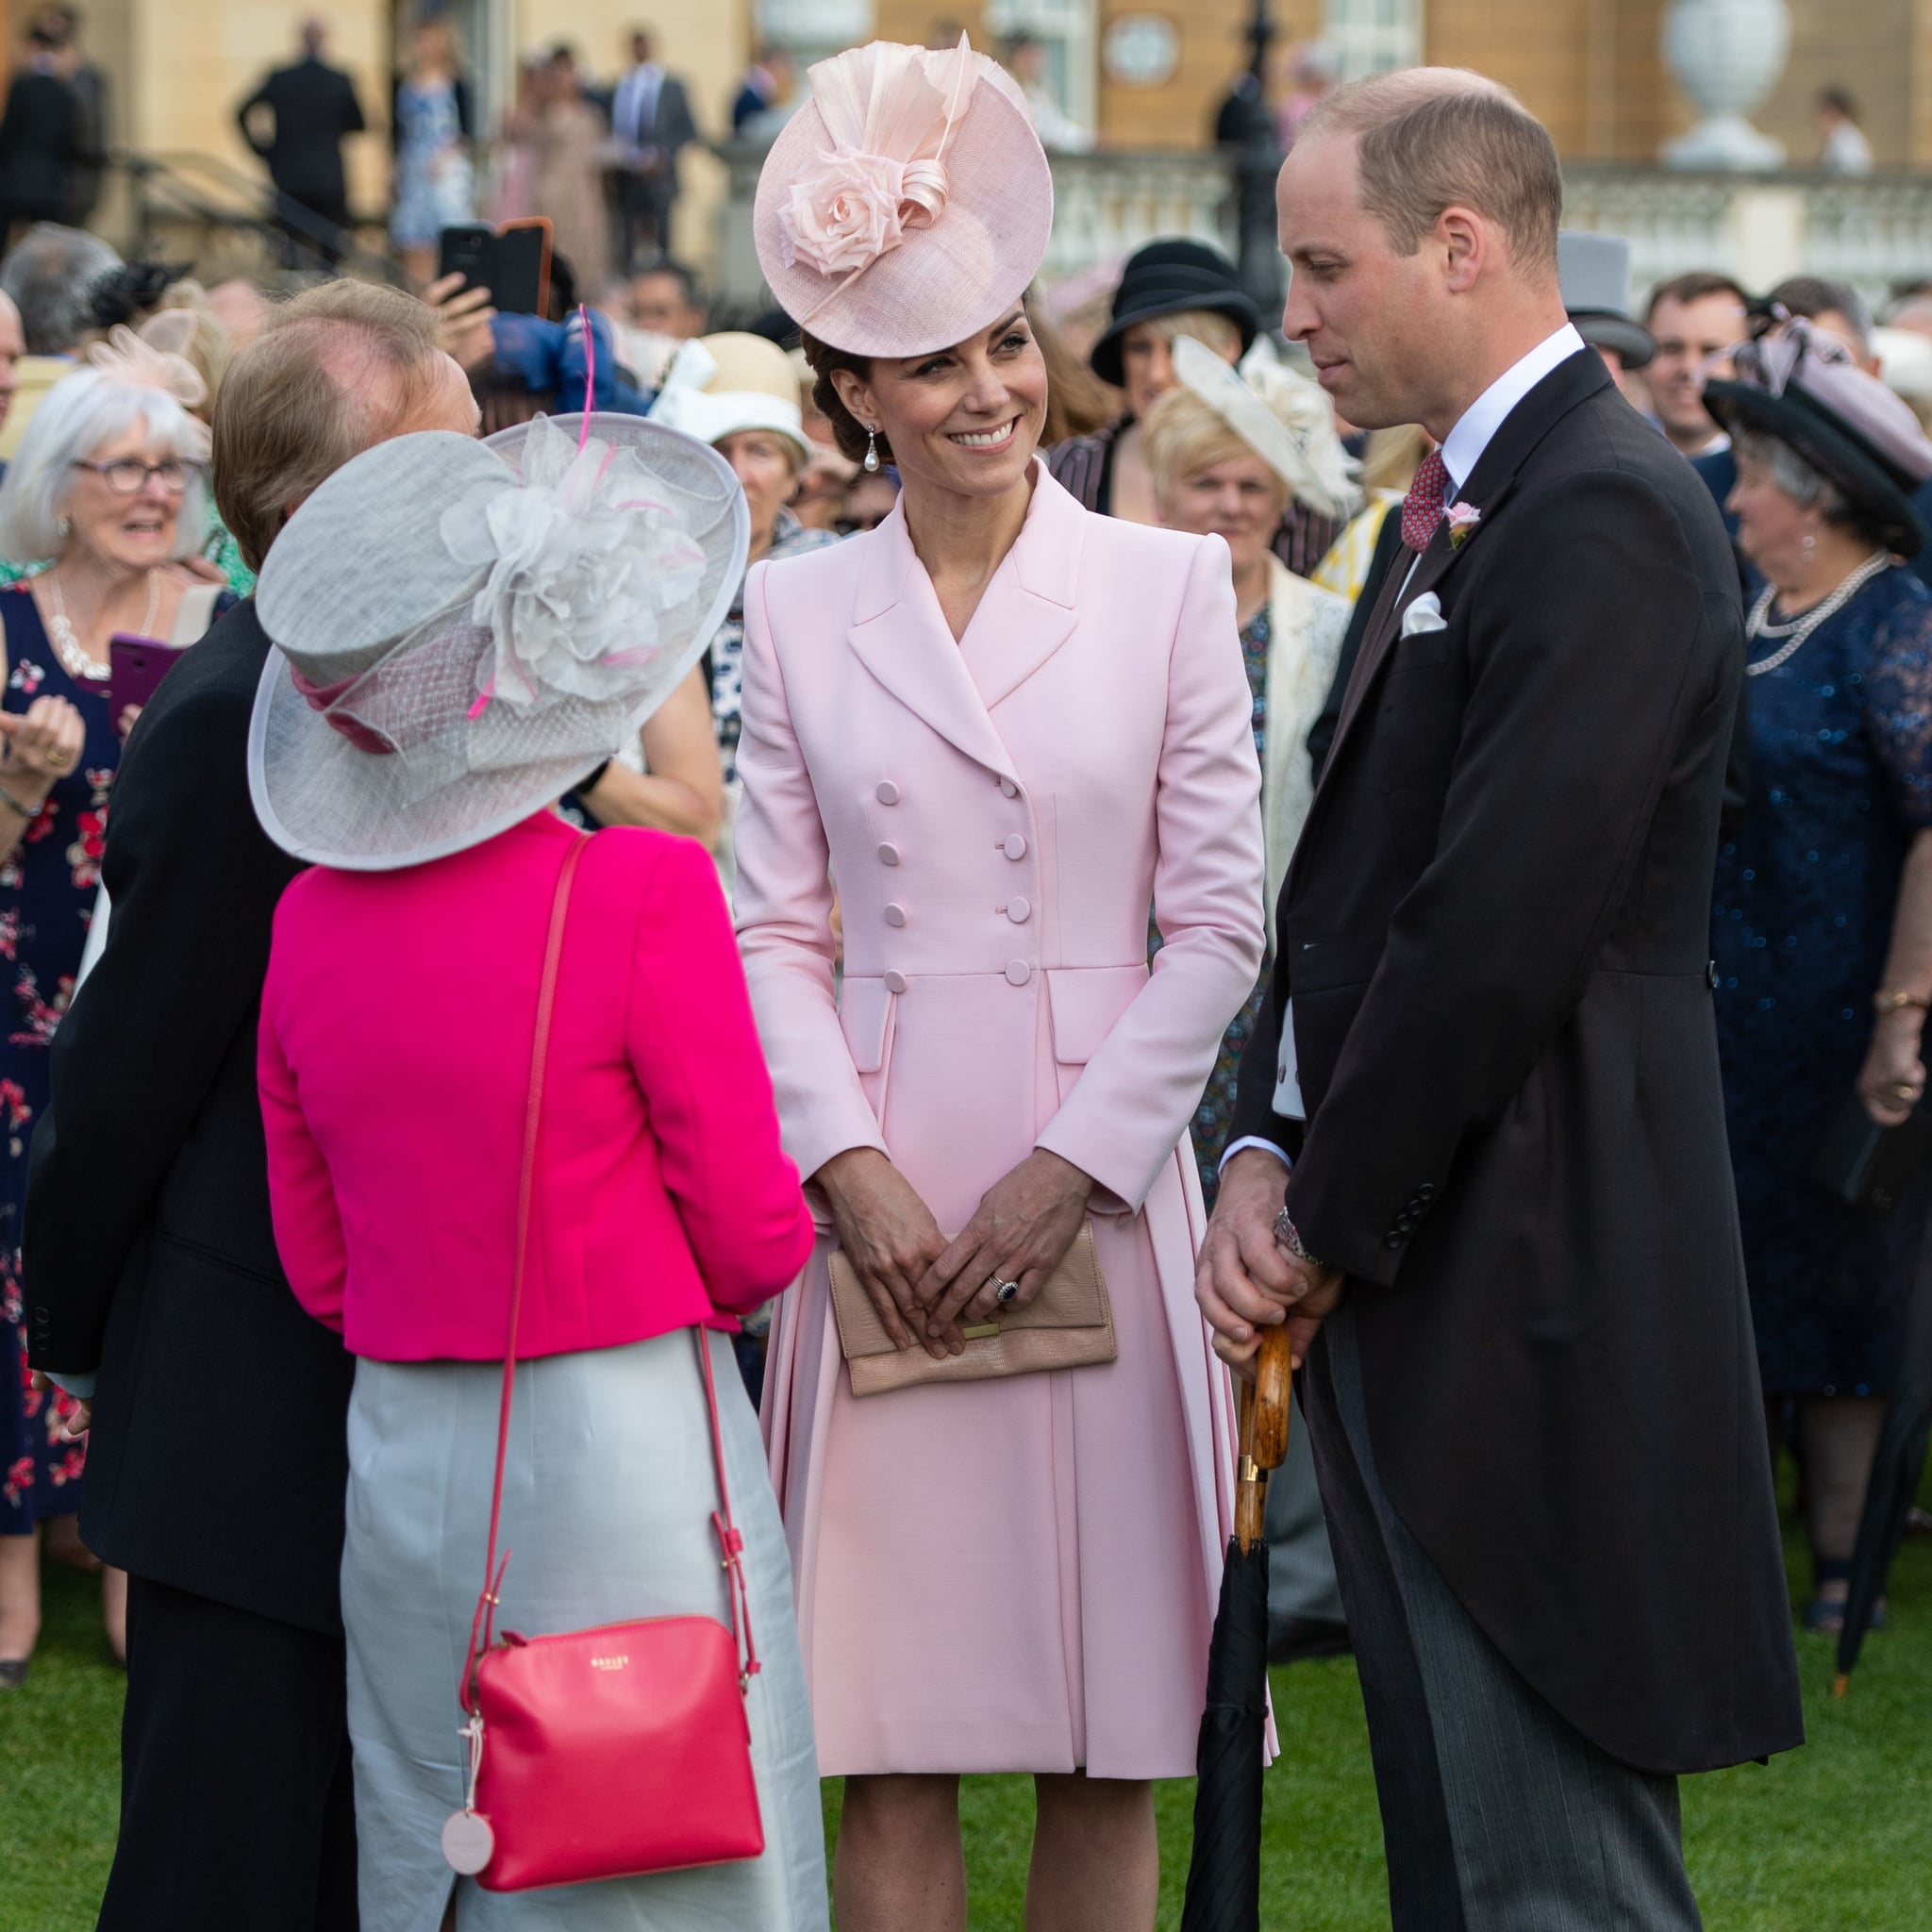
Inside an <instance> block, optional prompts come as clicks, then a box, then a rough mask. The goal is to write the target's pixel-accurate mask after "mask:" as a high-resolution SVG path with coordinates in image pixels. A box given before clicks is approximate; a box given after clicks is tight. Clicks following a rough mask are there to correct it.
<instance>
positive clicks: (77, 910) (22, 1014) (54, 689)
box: [0, 583, 121, 1536]
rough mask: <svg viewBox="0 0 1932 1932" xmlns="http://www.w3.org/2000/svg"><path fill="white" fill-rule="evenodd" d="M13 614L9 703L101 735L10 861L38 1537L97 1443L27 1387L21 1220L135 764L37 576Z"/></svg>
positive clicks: (18, 1393)
mask: <svg viewBox="0 0 1932 1932" xmlns="http://www.w3.org/2000/svg"><path fill="white" fill-rule="evenodd" d="M0 619H4V620H5V627H6V641H7V666H6V671H7V689H6V691H5V692H4V693H0V703H4V708H6V709H7V710H9V711H13V712H16V713H18V712H22V711H25V709H26V708H27V707H28V706H29V705H31V704H32V703H33V701H34V700H35V699H36V698H39V697H59V698H65V699H66V700H67V701H68V703H69V704H71V705H73V706H74V707H75V708H76V709H77V710H78V711H79V712H80V714H81V716H82V717H83V718H84V719H85V720H86V721H87V745H86V748H85V750H84V751H83V752H82V754H81V758H80V762H79V764H78V766H77V768H76V769H75V770H74V771H72V772H70V773H68V774H66V775H65V776H64V777H63V778H62V779H61V780H60V782H59V783H58V785H56V786H55V787H54V790H53V791H51V792H50V793H49V794H48V797H47V802H46V804H45V805H43V806H42V808H41V809H40V812H39V813H38V814H37V816H36V817H35V818H34V820H33V822H32V824H29V825H28V826H27V828H26V836H25V838H24V839H22V841H21V842H20V845H19V847H18V848H17V849H16V851H15V852H14V854H13V856H12V857H11V858H8V860H7V861H6V863H5V865H4V866H0V970H4V972H5V973H6V974H8V980H9V983H10V986H11V991H12V998H11V1000H10V1001H9V1002H8V1004H7V1006H6V1008H5V1013H6V1022H7V1031H6V1035H5V1039H4V1041H0V1130H4V1133H5V1137H6V1138H5V1141H4V1143H0V1315H4V1321H0V1352H4V1355H5V1362H4V1369H5V1374H4V1376H0V1379H4V1380H5V1382H6V1384H7V1389H8V1393H7V1394H4V1395H0V1475H4V1480H0V1535H4V1536H29V1535H31V1534H32V1533H33V1530H34V1527H35V1525H36V1524H39V1523H41V1522H42V1521H43V1520H44V1519H45V1518H47V1517H49V1516H65V1515H68V1514H71V1513H72V1512H74V1511H75V1510H77V1509H78V1508H79V1507H80V1478H81V1467H82V1463H83V1461H84V1458H85V1452H84V1450H83V1449H82V1447H81V1445H80V1444H79V1443H77V1442H62V1441H58V1440H57V1439H56V1434H55V1432H56V1430H57V1429H58V1426H59V1424H60V1421H61V1418H62V1417H64V1416H66V1415H68V1414H70V1413H71V1412H72V1411H73V1409H74V1407H75V1404H74V1401H73V1398H72V1397H70V1396H67V1395H63V1394H61V1393H60V1392H59V1391H58V1390H55V1389H48V1390H46V1391H42V1392H41V1393H39V1394H36V1393H35V1392H34V1391H32V1390H31V1389H30V1388H29V1387H28V1386H27V1362H26V1338H25V1335H24V1334H23V1332H22V1329H21V1313H22V1309H21V1295H20V1221H21V1211H22V1208H23V1207H24V1205H25V1200H26V1154H27V1143H28V1141H30V1140H31V1139H32V1137H33V1130H34V1125H35V1124H36V1123H37V1122H38V1121H39V1119H40V1117H41V1115H42V1112H43V1111H45V1108H46V1105H47V1095H48V1091H49V1087H50V1084H51V1081H50V1075H49V1073H48V1068H47V1049H48V1048H49V1046H51V1045H52V1044H53V1040H54V1029H55V1028H56V1027H57V1026H58V1024H60V1016H61V1015H62V1014H63V1013H64V1012H65V1011H66V1010H67V1003H68V1001H69V1000H70V999H72V998H73V996H74V978H75V972H76V971H77V969H78V968H79V965H80V954H81V948H82V947H83V946H84V945H85V944H86V943H87V928H88V921H89V918H90V917H91V915H92V911H93V904H94V888H95V887H96V886H98V885H99V884H100V875H101V847H102V845H103V843H104V842H105V841H106V839H107V835H108V789H109V787H111V786H112V784H113V782H114V772H115V769H116V767H117V766H118V765H119V764H120V762H121V739H120V735H119V733H117V732H116V731H115V729H114V722H113V718H112V716H111V707H110V705H109V702H108V687H107V685H106V683H105V682H102V683H94V682H92V681H90V682H86V683H82V682H79V681H77V680H75V678H73V677H70V676H69V675H68V674H67V672H66V671H65V670H64V669H63V668H62V667H61V663H60V659H59V658H58V656H57V655H56V653H55V650H54V646H53V643H52V642H51V641H50V640H49V639H48V637H47V633H46V631H45V629H44V628H43V626H42V623H41V614H40V610H39V608H38V607H37V606H36V605H35V603H34V600H33V594H32V592H31V591H29V590H28V588H27V586H26V585H25V584H24V583H23V584H16V585H13V586H11V587H10V588H8V589H7V590H5V591H0ZM8 818H9V821H11V814H8Z"/></svg>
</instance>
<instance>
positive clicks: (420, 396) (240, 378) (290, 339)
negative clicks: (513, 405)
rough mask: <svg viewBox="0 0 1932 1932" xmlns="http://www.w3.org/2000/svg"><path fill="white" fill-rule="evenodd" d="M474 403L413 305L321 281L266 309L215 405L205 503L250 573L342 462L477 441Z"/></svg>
mask: <svg viewBox="0 0 1932 1932" xmlns="http://www.w3.org/2000/svg"><path fill="white" fill-rule="evenodd" d="M476 426H477V417H476V405H475V398H474V397H473V396H472V395H471V393H470V385H469V382H468V379H467V378H466V377H465V376H464V375H463V373H462V371H461V370H460V369H458V367H457V365H456V364H455V363H454V362H453V361H451V359H450V358H449V357H447V356H446V355H444V354H443V352H442V350H441V347H440V346H439V344H438V341H437V326H436V318H435V316H434V315H433V314H432V313H431V311H430V310H429V309H428V308H425V306H424V305H423V304H422V303H420V302H418V301H416V300H415V299H414V298H413V297H411V296H408V295H405V294H403V293H401V292H400V291H397V290H395V289H383V288H376V287H373V286H371V285H369V284H366V283H362V282H350V281H340V282H327V283H325V284H324V285H323V286H322V287H321V288H319V289H311V290H309V291H308V292H307V293H306V294H303V295H298V296H297V297H296V298H295V299H294V300H293V301H292V302H291V303H289V304H287V305H286V306H285V307H284V308H280V309H278V310H276V311H275V314H274V315H273V316H272V318H271V319H270V322H269V325H268V326H267V328H266V329H265V330H264V331H263V332H262V334H261V335H260V336H259V337H258V339H257V340H256V341H254V342H252V343H250V345H249V346H248V347H247V348H246V349H244V350H242V353H241V354H240V355H239V356H237V357H236V358H235V360H234V362H233V364H232V365H231V366H230V368H229V370H228V374H227V375H226V377H225V380H224V381H223V384H222V390H221V394H220V396H219V398H218V399H217V401H216V404H215V417H214V486H215V501H216V503H217V505H218V506H219V507H220V508H221V512H222V518H223V521H224V522H225V524H226V525H227V526H228V528H229V530H230V531H231V532H233V534H234V537H235V541H237V543H238V544H240V546H241V549H242V556H243V557H244V558H246V559H247V561H248V563H249V566H250V567H251V568H252V569H259V568H260V565H261V559H262V558H264V557H266V556H267V555H268V550H269V545H270V544H271V543H273V542H274V541H275V537H276V535H277V534H278V533H279V532H280V530H281V527H282V525H283V524H284V523H286V522H287V521H288V519H289V517H290V516H291V514H292V513H293V511H294V510H295V508H296V507H297V506H298V505H299V504H301V503H302V502H303V501H304V499H305V498H307V497H308V495H309V494H310V493H311V492H312V491H314V490H315V489H316V488H317V487H318V486H319V485H320V484H321V483H322V482H323V481H324V480H325V478H326V477H328V476H332V475H334V474H335V473H336V471H338V470H340V469H341V467H342V465H343V464H344V463H346V462H347V461H348V460H349V458H351V457H355V456H359V455H360V454H361V453H362V451H364V450H365V449H369V448H371V447H373V446H374V445H375V444H376V443H378V442H386V441H388V440H389V439H390V438H391V437H393V436H402V435H407V434H408V433H409V432H410V431H413V430H417V429H450V430H455V431H457V432H458V433H460V434H462V435H466V436H473V435H475V432H476Z"/></svg>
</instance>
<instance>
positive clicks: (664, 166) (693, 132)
mask: <svg viewBox="0 0 1932 1932" xmlns="http://www.w3.org/2000/svg"><path fill="white" fill-rule="evenodd" d="M630 63H631V64H630V66H629V67H628V68H626V69H625V73H624V75H623V77H622V78H621V79H620V80H619V81H618V83H617V87H616V89H615V91H614V92H612V94H611V96H610V133H611V137H612V139H613V140H614V141H615V142H617V144H618V149H619V152H620V153H621V154H622V156H623V159H622V160H621V161H620V163H619V164H618V171H617V212H618V234H619V244H618V252H617V263H618V268H619V270H620V271H621V272H622V273H624V274H626V275H627V274H629V273H630V272H631V271H632V270H633V269H635V268H636V266H637V262H638V257H639V255H640V254H641V253H643V252H646V251H649V252H654V253H656V254H658V255H669V254H671V253H672V246H671V223H672V217H673V215H674V214H675V211H676V208H677V158H678V156H679V154H680V153H682V152H683V150H684V149H685V148H687V147H689V146H690V145H691V142H694V141H695V140H696V139H697V136H698V129H697V123H696V121H695V120H693V119H692V117H691V96H690V94H689V93H688V92H686V90H685V85H684V83H683V81H681V80H680V79H678V77H677V76H676V75H675V74H669V73H667V72H666V71H665V70H664V68H663V66H662V65H661V64H660V63H659V61H658V58H657V54H656V51H655V48H654V44H653V42H652V40H651V36H650V33H649V32H648V30H647V29H645V28H643V27H639V28H638V29H637V30H636V31H635V32H634V33H633V34H632V35H631V37H630Z"/></svg>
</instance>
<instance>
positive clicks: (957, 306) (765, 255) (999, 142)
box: [752, 34, 1053, 356]
mask: <svg viewBox="0 0 1932 1932" xmlns="http://www.w3.org/2000/svg"><path fill="white" fill-rule="evenodd" d="M808 79H809V81H810V83H811V99H810V100H809V101H808V102H807V104H806V105H805V106H804V107H803V108H800V109H799V110H798V112H797V113H795V114H794V115H792V117H791V120H789V121H788V122H787V123H786V124H785V125H784V127H783V129H782V130H781V131H780V133H779V135H778V138H777V140H776V141H774V142H773V143H772V150H771V152H770V154H768V155H767V156H766V157H765V165H764V168H763V169H762V171H761V172H760V173H759V175H758V198H757V201H756V203H755V205H754V208H753V212H752V236H753V240H754V242H755V243H756V245H757V248H758V266H759V267H760V268H761V269H763V271H764V274H765V280H766V281H767V282H768V283H770V284H771V288H772V292H773V294H774V295H775V296H776V297H777V299H778V302H779V304H780V306H781V307H782V308H784V309H785V311H786V313H787V314H788V315H790V316H791V319H792V320H793V321H794V322H796V323H797V324H798V325H799V326H800V327H801V328H802V329H805V330H806V331H808V333H809V334H811V335H813V336H816V337H817V338H818V340H819V341H822V342H829V343H830V344H831V346H832V347H833V348H835V349H843V350H844V351H845V352H846V353H847V354H848V355H853V356H919V355H924V353H925V352H927V351H928V350H932V349H944V348H949V347H951V346H952V344H953V343H955V342H959V341H965V340H966V339H967V337H969V336H972V335H974V334H976V333H977V332H978V331H979V330H981V329H984V328H991V326H992V325H993V324H994V323H996V322H997V321H999V319H1000V317H1001V316H1002V315H1004V314H1005V313H1006V311H1007V310H1008V308H1011V306H1012V305H1013V304H1014V303H1015V302H1017V301H1018V300H1019V299H1020V297H1021V296H1022V295H1023V294H1024V292H1025V290H1026V286H1027V284H1028V283H1029V282H1031V281H1032V279H1033V277H1034V275H1035V273H1036V272H1037V271H1038V269H1039V267H1040V264H1041V259H1042V258H1044V256H1045V254H1046V242H1047V237H1048V235H1049V234H1050V232H1051V231H1052V228H1053V173H1052V170H1051V169H1050V168H1049V167H1048V166H1047V160H1046V150H1045V149H1044V148H1042V147H1041V144H1040V136H1039V135H1038V134H1036V133H1035V132H1034V129H1033V117H1032V116H1031V114H1029V113H1028V112H1027V109H1026V104H1025V99H1024V95H1022V93H1021V92H1020V89H1019V86H1018V84H1017V83H1016V82H1015V81H1014V80H1013V78H1012V77H1011V75H1008V73H1007V72H1006V70H1005V69H1004V68H1002V67H1000V66H999V65H998V63H997V62H995V61H992V60H989V59H988V58H986V56H985V55H983V54H975V53H974V51H973V49H972V47H971V46H970V45H969V44H968V42H967V40H966V36H965V35H964V34H961V35H960V36H959V44H958V46H957V47H954V48H951V49H950V50H948V51H946V52H944V53H932V52H929V51H927V50H926V49H925V48H923V47H903V46H899V45H897V44H896V43H895V42H891V41H874V42H873V43H872V44H871V45H870V46H869V47H855V48H852V49H851V50H850V51H849V52H847V53H843V54H840V55H837V56H835V57H834V58H832V59H830V60H821V61H820V62H819V63H818V65H817V66H815V67H813V68H812V69H810V71H809V73H808Z"/></svg>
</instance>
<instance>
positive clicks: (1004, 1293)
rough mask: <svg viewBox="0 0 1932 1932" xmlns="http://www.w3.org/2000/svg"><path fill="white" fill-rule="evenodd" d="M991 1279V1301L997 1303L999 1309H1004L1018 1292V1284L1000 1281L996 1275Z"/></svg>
mask: <svg viewBox="0 0 1932 1932" xmlns="http://www.w3.org/2000/svg"><path fill="white" fill-rule="evenodd" d="M991 1279H992V1295H993V1300H994V1301H996V1302H998V1303H999V1305H1000V1306H1001V1307H1006V1306H1007V1305H1008V1303H1009V1302H1010V1301H1011V1300H1012V1299H1013V1297H1014V1296H1015V1295H1017V1294H1018V1293H1019V1292H1020V1284H1019V1283H1018V1282H1017V1281H1002V1280H1001V1279H1000V1277H999V1276H998V1275H997V1274H995V1275H993V1276H992V1277H991Z"/></svg>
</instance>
